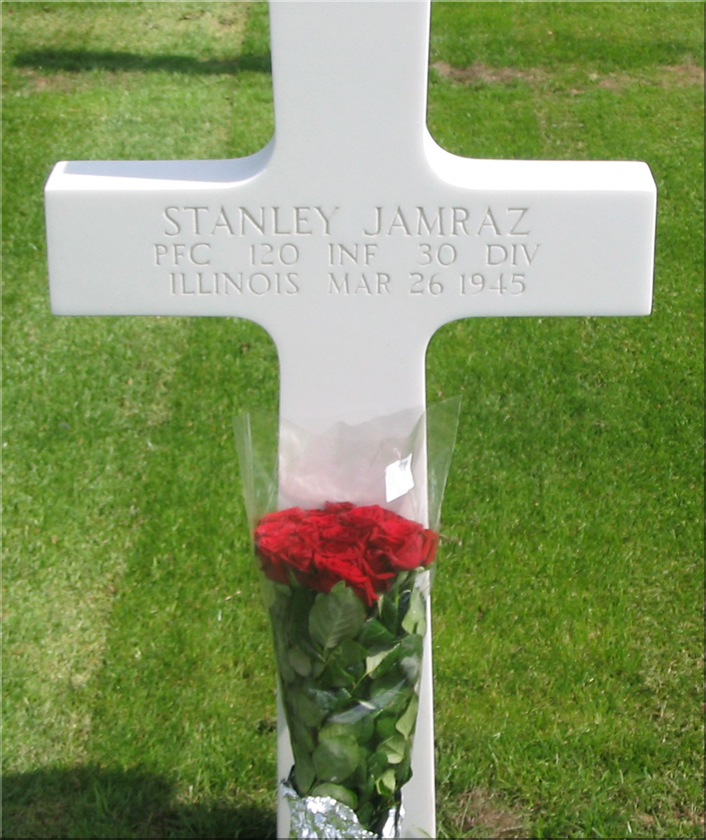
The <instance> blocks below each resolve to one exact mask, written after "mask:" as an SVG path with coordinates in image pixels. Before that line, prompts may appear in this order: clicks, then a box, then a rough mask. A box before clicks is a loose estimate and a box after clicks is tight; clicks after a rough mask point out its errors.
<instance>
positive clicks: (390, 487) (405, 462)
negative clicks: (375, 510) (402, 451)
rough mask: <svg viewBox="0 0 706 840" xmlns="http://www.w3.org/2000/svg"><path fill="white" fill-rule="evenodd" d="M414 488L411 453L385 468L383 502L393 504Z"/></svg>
mask: <svg viewBox="0 0 706 840" xmlns="http://www.w3.org/2000/svg"><path fill="white" fill-rule="evenodd" d="M413 487H414V477H413V476H412V453H411V452H410V454H409V455H408V456H407V457H406V458H402V460H400V461H394V462H393V463H392V464H390V465H389V466H387V467H385V501H386V502H394V500H395V499H399V498H400V496H404V494H405V493H408V492H409V491H410V490H411V489H412V488H413Z"/></svg>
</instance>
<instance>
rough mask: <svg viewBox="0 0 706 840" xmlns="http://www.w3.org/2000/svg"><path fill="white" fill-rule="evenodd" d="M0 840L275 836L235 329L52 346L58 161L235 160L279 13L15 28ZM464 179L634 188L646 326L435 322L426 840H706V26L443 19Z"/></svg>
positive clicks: (245, 371) (512, 8)
mask: <svg viewBox="0 0 706 840" xmlns="http://www.w3.org/2000/svg"><path fill="white" fill-rule="evenodd" d="M2 12H3V30H4V31H3V36H4V66H3V73H4V76H3V78H4V87H5V91H4V97H5V99H4V121H3V125H4V156H3V169H4V172H3V174H4V195H3V198H4V216H3V242H4V299H3V300H4V333H3V342H4V438H3V441H4V442H3V450H2V451H3V456H4V522H3V528H4V552H5V553H4V603H3V615H4V627H5V638H4V755H3V760H4V769H3V772H4V779H3V796H4V816H3V821H4V833H5V835H6V836H11V837H36V838H40V837H46V838H49V837H75V838H78V837H86V838H89V837H91V838H92V837H106V838H108V837H110V838H112V837H126V838H128V837H132V838H143V837H155V838H157V837H159V838H161V837H174V838H176V837H184V838H187V837H191V838H197V837H260V836H274V782H275V775H276V772H275V737H274V733H273V725H274V720H275V714H276V712H275V694H274V668H273V656H272V653H271V649H270V648H271V645H270V639H269V633H268V629H267V626H266V622H265V615H264V610H263V609H262V607H261V604H260V601H259V593H258V589H257V581H256V576H255V572H254V565H253V563H252V561H251V560H250V556H249V544H248V535H247V525H246V519H245V512H244V509H243V505H242V502H241V499H240V489H239V480H238V471H237V463H236V458H235V447H234V444H233V439H232V417H233V416H234V415H235V414H236V413H237V412H238V411H240V410H241V409H243V408H263V409H275V407H276V400H277V389H278V383H277V373H276V353H275V350H274V347H273V345H272V344H271V343H270V341H269V340H268V339H267V337H266V336H265V334H264V332H263V331H261V330H260V329H259V328H257V327H255V326H253V325H252V324H249V323H247V322H244V321H230V320H222V321H221V320H220V319H185V318H162V319H160V318H141V319H140V318H81V319H79V318H77V319H60V318H54V317H53V316H52V315H51V314H50V312H49V308H48V300H47V290H46V257H45V249H44V229H43V203H42V186H43V183H44V181H45V180H46V177H47V175H48V173H49V171H50V168H51V166H52V164H53V163H54V162H55V161H56V160H59V159H62V158H68V159H81V158H88V159H91V158H93V159H101V158H103V159H105V158H107V159H110V158H121V157H124V158H131V159H136V158H140V157H145V158H150V157H174V158H195V157H223V156H239V155H244V154H248V153H250V152H253V151H255V150H256V149H258V148H259V147H261V146H262V145H263V144H264V143H265V142H266V141H267V139H268V138H269V136H270V134H271V131H272V113H271V83H270V77H269V58H268V40H267V21H266V15H265V14H264V9H263V8H262V6H261V5H259V4H257V5H255V6H254V7H250V6H248V5H245V4H240V3H235V4H233V3H212V4H199V3H183V4H182V3H144V4H143V3H130V4H116V3H106V4H93V3H75V4H70V3H69V4H67V3H49V2H47V3H4V4H3V7H2ZM431 64H432V70H431V78H430V104H429V122H430V127H431V129H432V132H433V134H434V136H435V137H436V138H437V140H438V141H439V142H440V143H442V145H444V146H445V147H447V148H449V149H450V150H451V151H453V152H456V153H458V154H464V155H476V156H493V157H518V158H520V157H525V158H548V159H550V158H556V159H559V158H585V159H605V158H613V159H623V158H624V159H641V160H646V161H648V162H649V164H650V166H651V168H652V170H653V173H654V175H655V179H656V181H657V184H658V189H659V219H658V240H657V259H656V278H655V305H654V313H653V314H652V315H651V316H650V317H649V318H639V319H617V318H616V319H611V318H607V319H593V318H581V319H508V320H501V319H478V320H475V321H464V322H457V323H454V324H451V325H448V326H447V327H445V328H443V329H442V330H441V331H440V332H439V333H438V334H437V336H436V337H435V338H434V340H433V342H432V346H431V348H430V351H429V356H428V393H429V399H430V400H436V399H437V398H440V397H445V396H452V395H454V394H462V395H464V404H463V409H462V417H461V427H460V433H459V442H458V447H457V451H456V455H455V458H454V462H453V465H452V473H451V477H450V482H449V487H448V491H447V497H446V502H445V507H444V523H443V529H442V530H443V537H444V539H443V541H442V551H441V553H440V557H439V562H438V574H437V578H436V583H435V592H434V614H435V617H434V629H435V637H434V639H435V675H436V728H437V789H438V819H439V834H440V836H441V837H512V836H515V837H537V838H544V837H553V838H556V837H571V838H583V837H606V838H613V837H630V836H633V837H654V838H661V837H701V836H703V819H704V805H703V763H702V760H703V699H704V698H703V693H702V692H703V636H702V633H703V621H702V602H703V565H702V530H701V521H702V515H703V507H702V490H701V488H702V466H701V464H702V457H701V456H702V450H701V441H702V434H701V433H702V406H703V384H702V383H703V363H702V359H703V339H702V324H703V321H702V295H703V256H702V236H703V233H702V231H703V227H702V225H703V201H702V183H703V146H702V135H703V75H702V71H701V69H700V68H702V67H703V17H702V6H701V4H691V3H676V4H666V3H598V4H594V3H573V4H564V3H547V4H544V3H521V4H520V3H517V4H515V3H448V4H436V5H435V7H434V18H433V28H432V55H431Z"/></svg>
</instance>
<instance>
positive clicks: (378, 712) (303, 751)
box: [238, 401, 458, 838]
mask: <svg viewBox="0 0 706 840" xmlns="http://www.w3.org/2000/svg"><path fill="white" fill-rule="evenodd" d="M444 405H445V409H443V410H440V411H438V412H437V414H436V415H435V417H436V420H437V423H436V425H437V427H438V426H439V423H438V420H439V419H440V418H441V419H442V421H443V422H442V423H441V428H443V429H444V432H445V434H444V435H439V434H437V435H436V436H435V437H436V443H437V444H440V445H438V446H437V447H436V448H434V446H429V443H430V441H431V438H430V436H429V434H428V432H429V425H430V424H429V418H428V416H427V415H424V416H423V417H422V418H421V419H420V420H419V421H418V422H417V423H416V424H415V425H414V426H413V431H412V433H411V434H407V436H403V437H399V436H396V435H394V434H387V433H388V432H389V431H390V429H391V428H392V425H393V424H392V421H389V422H388V421H386V420H385V421H384V422H382V423H381V422H379V421H376V424H375V430H374V434H373V433H371V432H370V430H369V428H368V429H365V430H364V432H363V433H361V430H360V428H359V427H344V426H341V427H340V428H339V427H336V431H335V434H333V436H329V437H326V436H319V437H317V438H316V440H315V441H313V447H312V446H307V447H303V446H302V436H301V435H300V434H299V433H298V431H297V433H296V434H293V433H292V432H291V429H287V428H285V429H284V430H283V429H282V427H281V426H280V436H279V443H280V451H279V459H278V465H279V471H278V476H277V479H276V481H273V480H272V478H271V475H270V473H269V470H268V469H267V468H266V466H265V465H264V464H263V463H262V459H261V463H260V465H259V466H258V463H257V457H255V454H256V450H257V449H258V446H257V441H256V439H255V436H253V434H252V431H253V427H252V425H251V424H250V421H249V419H248V420H247V422H246V423H244V424H243V425H242V426H241V429H240V434H239V437H238V442H239V459H240V463H241V471H242V472H243V479H244V486H245V488H246V502H247V503H248V512H249V514H250V517H251V522H252V523H253V529H254V543H255V552H256V556H257V558H258V559H259V562H260V567H261V570H262V572H263V573H264V578H265V583H266V586H265V587H264V598H265V603H266V606H267V608H268V611H269V614H270V619H271V624H272V630H273V635H274V643H275V653H276V659H277V670H278V674H279V681H280V695H281V699H282V703H283V707H284V712H285V716H286V720H287V724H288V727H289V733H290V740H291V747H292V753H293V756H294V766H293V767H292V770H291V773H290V775H289V778H288V779H287V780H285V784H284V792H285V795H286V797H287V799H288V801H289V805H290V815H291V836H293V837H351V838H379V837H397V836H399V828H400V821H401V790H402V787H403V785H404V784H405V783H406V782H407V781H408V780H409V779H410V777H411V775H412V770H411V759H412V741H413V736H414V730H415V724H416V720H417V708H418V689H419V679H420V674H421V669H422V650H423V645H424V635H425V632H426V615H427V608H426V600H427V596H428V593H429V588H430V568H429V567H430V564H431V563H432V561H433V559H434V555H435V552H436V548H437V544H438V534H437V533H436V532H435V531H434V530H432V529H430V528H426V527H424V526H423V525H422V524H420V523H419V522H417V521H415V520H414V518H412V517H416V518H420V519H421V518H424V519H425V520H427V521H432V522H436V521H438V511H439V508H440V501H441V494H442V493H443V486H444V483H445V478H446V473H447V471H448V466H449V462H450V455H451V449H452V446H453V439H454V437H455V428H456V425H455V423H456V418H457V414H458V402H456V401H454V403H453V404H442V406H444ZM402 419H403V420H404V419H405V418H402ZM399 421H400V417H396V418H395V422H399ZM381 430H382V431H384V432H385V433H386V434H387V436H384V435H382V434H381ZM293 440H295V441H296V446H293V445H292V441H293ZM431 442H433V441H431ZM308 444H311V441H308ZM304 450H306V454H305V455H304V456H303V455H302V452H303V451H304ZM311 452H313V453H314V455H311V454H310V453H311ZM322 465H323V466H322ZM258 475H259V477H260V485H261V487H260V494H259V502H258V504H259V510H258V505H257V504H255V503H254V502H255V499H256V496H257V493H256V492H255V485H256V484H257V480H256V479H257V476H258ZM268 475H270V478H269V479H268V480H266V481H264V482H263V481H262V479H263V478H267V477H268ZM422 477H423V478H424V479H425V486H424V488H423V489H424V492H419V491H420V478H422ZM275 485H276V486H277V495H278V497H279V505H278V506H279V507H283V508H284V509H281V510H277V511H272V510H269V511H266V512H264V513H263V512H262V508H263V507H264V508H267V506H269V505H272V506H273V507H274V505H273V499H274V498H275V495H274V492H273V486H275ZM346 486H348V487H350V488H351V497H352V498H353V499H354V500H355V501H341V498H342V493H343V492H344V491H343V488H344V487H346ZM427 486H428V488H429V492H428V493H427V492H426V490H427ZM377 487H381V488H382V489H380V490H377V489H375V488H377ZM248 488H249V489H248ZM371 488H372V489H371ZM324 493H325V494H326V496H328V498H324V499H320V497H321V495H322V494H324ZM343 498H345V497H343ZM292 499H294V500H296V501H304V502H308V503H311V502H313V503H314V504H313V505H311V506H309V505H308V504H301V503H300V504H293V505H292V504H289V505H288V504H286V502H288V501H289V502H291V501H292ZM283 502H284V503H283ZM383 504H384V505H385V506H383ZM314 505H316V506H314ZM391 508H397V509H396V510H392V509H391ZM403 513H406V514H408V515H403Z"/></svg>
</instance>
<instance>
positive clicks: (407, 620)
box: [402, 589, 427, 636]
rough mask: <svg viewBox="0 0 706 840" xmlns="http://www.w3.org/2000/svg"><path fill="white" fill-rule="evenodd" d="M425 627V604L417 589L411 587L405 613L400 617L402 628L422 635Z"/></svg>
mask: <svg viewBox="0 0 706 840" xmlns="http://www.w3.org/2000/svg"><path fill="white" fill-rule="evenodd" d="M426 627H427V606H426V602H425V600H424V596H423V595H422V593H421V591H420V590H419V589H413V590H412V593H411V598H410V601H409V608H408V609H407V614H406V615H405V617H404V618H403V619H402V628H403V629H404V630H406V631H407V632H408V633H416V634H418V635H420V636H423V635H424V634H425V633H426Z"/></svg>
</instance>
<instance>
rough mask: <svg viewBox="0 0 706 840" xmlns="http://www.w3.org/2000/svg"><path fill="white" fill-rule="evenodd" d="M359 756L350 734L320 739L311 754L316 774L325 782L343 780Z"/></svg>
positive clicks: (354, 765)
mask: <svg viewBox="0 0 706 840" xmlns="http://www.w3.org/2000/svg"><path fill="white" fill-rule="evenodd" d="M360 758H361V754H360V748H359V746H358V744H357V742H356V740H355V738H354V737H352V736H338V737H332V738H325V739H321V740H320V741H319V746H318V747H317V748H316V749H315V750H314V753H313V755H312V760H313V762H314V767H315V769H316V774H317V776H318V777H319V778H320V779H323V780H324V781H327V782H344V781H345V780H346V779H347V778H348V777H349V776H350V775H351V774H352V773H353V771H354V770H355V769H356V767H357V766H358V762H359V761H360Z"/></svg>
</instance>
